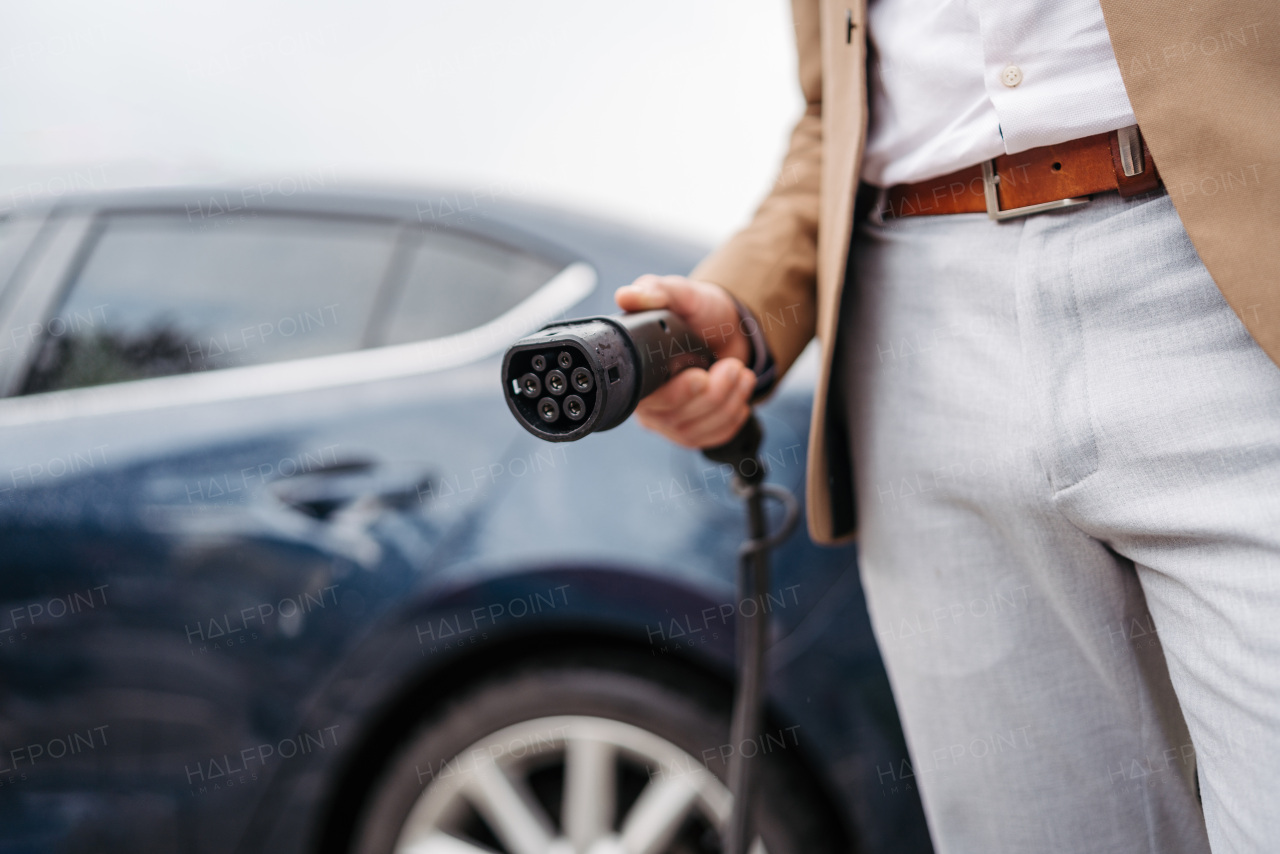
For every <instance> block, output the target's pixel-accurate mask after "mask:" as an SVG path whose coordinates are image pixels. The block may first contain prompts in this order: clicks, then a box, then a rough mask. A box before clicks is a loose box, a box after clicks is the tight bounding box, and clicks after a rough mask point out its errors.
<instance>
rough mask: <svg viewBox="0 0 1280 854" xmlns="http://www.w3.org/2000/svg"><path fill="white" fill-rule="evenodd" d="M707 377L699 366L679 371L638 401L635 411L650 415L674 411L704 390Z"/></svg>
mask: <svg viewBox="0 0 1280 854" xmlns="http://www.w3.org/2000/svg"><path fill="white" fill-rule="evenodd" d="M712 367H715V366H714V365H713V366H712ZM709 379H710V377H709V375H708V373H707V372H706V371H704V370H702V369H701V368H689V369H688V370H685V371H681V372H680V373H678V374H676V375H675V376H674V377H672V378H671V379H670V380H668V381H667V382H666V383H665V384H664V385H663V386H662V387H661V388H659V389H658V390H657V391H655V392H654V393H653V394H651V395H649V396H648V397H646V398H645V399H644V400H642V401H640V405H639V406H638V407H636V412H638V413H642V414H644V415H650V416H657V415H666V414H667V413H670V412H675V411H676V410H678V409H680V408H681V407H683V406H687V405H688V404H689V401H691V400H693V399H694V398H696V397H698V396H699V395H700V394H702V393H703V392H704V391H706V388H707V383H708V381H709Z"/></svg>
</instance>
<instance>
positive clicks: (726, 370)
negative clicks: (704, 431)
mask: <svg viewBox="0 0 1280 854" xmlns="http://www.w3.org/2000/svg"><path fill="white" fill-rule="evenodd" d="M744 371H746V372H747V373H750V372H749V371H747V369H746V368H745V367H743V365H742V363H741V362H739V361H738V360H737V359H723V360H721V361H719V362H716V363H715V364H714V365H712V366H711V369H710V370H709V371H707V385H706V388H705V389H704V390H703V391H702V393H701V394H698V395H695V396H694V397H691V398H690V399H689V401H688V402H687V403H686V404H685V405H684V406H682V407H680V408H679V410H677V411H673V412H672V415H673V416H675V419H676V421H677V426H683V425H684V424H686V423H688V422H691V421H695V420H697V419H699V418H705V417H707V416H709V415H711V414H713V413H714V412H716V411H717V410H719V409H720V408H722V407H724V406H726V405H727V404H729V403H730V402H732V397H733V393H734V390H735V387H736V386H737V385H738V384H739V383H740V382H741V381H742V374H743V372H744ZM753 376H754V375H753ZM752 385H754V381H753V383H752Z"/></svg>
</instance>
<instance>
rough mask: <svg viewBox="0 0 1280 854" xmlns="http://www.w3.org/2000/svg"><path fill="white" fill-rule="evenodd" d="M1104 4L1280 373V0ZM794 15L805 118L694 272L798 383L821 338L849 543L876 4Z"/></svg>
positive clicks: (1166, 144)
mask: <svg viewBox="0 0 1280 854" xmlns="http://www.w3.org/2000/svg"><path fill="white" fill-rule="evenodd" d="M1101 2H1102V10H1103V14H1104V15H1105V17H1106V21H1107V29H1108V31H1109V32H1110V34H1111V43H1112V47H1113V48H1114V49H1115V54H1116V59H1117V61H1118V62H1119V65H1120V72H1121V75H1122V76H1123V78H1124V84H1125V88H1126V90H1127V91H1128V93H1129V100H1130V102H1131V103H1132V104H1133V110H1134V113H1135V115H1136V116H1137V118H1138V123H1139V125H1140V126H1141V128H1142V133H1143V136H1144V137H1145V139H1146V141H1147V144H1148V146H1149V147H1150V150H1151V154H1152V157H1153V158H1154V159H1155V162H1156V164H1157V166H1158V167H1159V169H1160V174H1161V176H1162V177H1163V179H1164V182H1165V186H1166V188H1167V189H1168V191H1169V194H1170V196H1171V197H1172V199H1173V202H1174V205H1175V206H1176V208H1177V211H1178V214H1179V215H1180V216H1181V218H1182V222H1183V224H1184V226H1185V227H1186V229H1187V233H1188V234H1189V235H1190V236H1191V240H1192V242H1193V243H1194V244H1195V247H1196V250H1197V251H1198V252H1199V253H1200V258H1201V260H1202V261H1203V262H1204V264H1205V266H1206V267H1207V268H1208V270H1209V273H1210V274H1211V275H1212V276H1213V279H1214V281H1215V282H1216V283H1217V284H1218V287H1219V288H1220V289H1221V290H1222V293H1223V295H1224V296H1225V297H1226V299H1227V302H1228V303H1230V305H1231V307H1232V308H1233V309H1235V312H1236V314H1237V315H1238V316H1239V317H1240V319H1241V321H1243V322H1244V324H1245V326H1246V327H1247V328H1248V330H1249V332H1250V333H1251V334H1252V335H1253V337H1254V339H1255V340H1256V341H1257V342H1258V344H1260V345H1261V346H1262V348H1263V349H1264V350H1266V352H1267V353H1268V354H1269V355H1270V356H1271V358H1272V360H1273V361H1275V362H1276V363H1277V364H1280V0H1205V2H1202V3H1196V4H1188V3H1186V2H1184V0H1101ZM792 7H793V14H794V17H795V31H796V46H797V52H798V55H799V73H800V88H801V90H802V91H803V93H804V99H805V109H804V114H803V115H802V116H801V117H800V120H799V121H798V122H797V123H796V126H795V129H794V130H793V131H792V133H791V144H790V149H789V150H788V151H787V155H786V158H785V159H784V161H783V164H782V168H781V170H780V171H779V174H778V179H777V181H776V182H775V184H774V187H773V190H772V191H771V192H770V193H769V194H768V196H766V197H765V199H764V201H763V202H762V203H761V204H760V207H759V209H758V210H757V211H756V213H755V216H754V218H753V219H752V220H751V222H750V224H748V225H747V226H746V228H744V229H743V230H742V231H740V232H739V233H738V234H736V235H735V236H733V237H732V238H730V239H729V241H728V242H726V243H725V244H724V245H723V246H721V247H720V248H719V249H717V250H716V251H715V252H714V253H712V255H711V256H710V257H708V258H707V259H706V260H704V261H703V262H702V263H701V264H700V265H699V266H698V268H697V269H696V270H695V271H694V272H693V274H692V275H693V276H694V277H695V278H699V279H705V280H707V281H710V282H715V283H717V284H720V285H722V286H724V287H725V288H727V289H728V290H729V291H731V292H732V293H733V294H734V295H735V296H737V297H738V298H739V299H740V300H742V302H743V303H744V304H746V305H747V306H748V307H749V308H750V309H751V310H752V311H754V312H755V314H756V317H757V318H759V319H760V321H761V326H762V328H763V329H764V334H765V338H766V340H767V341H768V342H769V346H770V348H771V349H772V350H773V354H774V357H775V358H776V359H777V361H778V365H779V368H780V370H782V371H785V370H786V369H787V368H788V367H790V365H791V364H792V362H794V361H795V359H796V357H797V356H798V355H799V354H800V351H801V350H803V349H804V347H805V345H806V344H807V343H808V341H809V340H810V339H811V338H813V337H814V336H815V335H816V336H817V338H818V340H819V342H820V345H821V367H820V370H819V375H818V387H817V394H816V395H815V397H814V401H813V416H812V420H811V423H810V433H809V458H808V478H807V488H806V496H807V504H808V519H809V531H810V533H811V534H812V536H813V538H814V539H815V540H817V541H818V542H821V543H831V544H833V543H837V542H843V541H846V540H850V539H852V538H854V537H855V536H856V514H855V512H854V505H853V494H852V488H851V486H850V484H851V483H852V477H851V472H850V471H849V470H848V462H847V459H846V458H847V454H845V453H844V452H843V449H842V448H838V447H835V444H836V443H835V442H832V441H830V439H829V436H830V435H836V436H839V435H840V434H839V433H838V432H833V431H836V430H837V429H838V427H837V425H836V422H835V421H834V420H833V419H832V420H829V412H828V406H827V401H828V386H829V383H830V377H831V362H832V351H833V349H834V347H833V344H834V341H835V333H836V321H837V317H838V315H839V305H840V294H841V290H842V289H843V286H844V282H843V279H844V271H845V264H846V261H847V259H848V249H849V236H850V231H851V229H852V225H853V203H854V195H855V193H856V190H857V176H858V173H859V171H860V163H861V159H862V150H863V142H864V140H865V137H866V130H867V92H866V64H867V44H866V38H865V36H866V2H865V0H793V2H792ZM921 49H922V50H923V49H927V46H925V45H922V46H921ZM992 227H993V228H996V227H999V226H997V225H995V224H994V223H993V225H992ZM1119 274H1120V271H1117V275H1119ZM837 441H840V440H837Z"/></svg>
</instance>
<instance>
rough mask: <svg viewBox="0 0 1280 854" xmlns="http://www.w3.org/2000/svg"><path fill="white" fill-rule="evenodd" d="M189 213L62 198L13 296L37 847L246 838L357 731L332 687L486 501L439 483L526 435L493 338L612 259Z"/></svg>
mask: <svg viewBox="0 0 1280 854" xmlns="http://www.w3.org/2000/svg"><path fill="white" fill-rule="evenodd" d="M189 210H190V208H189V207H187V208H186V209H185V210H184V209H183V208H176V209H174V208H159V209H120V210H109V211H97V212H78V213H71V214H68V215H66V216H65V217H62V221H61V222H60V224H59V226H58V230H57V232H56V233H55V234H54V235H53V236H52V237H51V238H50V239H49V241H47V242H48V244H49V245H48V246H47V247H46V250H45V251H44V252H43V253H42V254H41V255H40V256H39V258H37V259H35V260H34V261H33V262H32V264H31V266H30V269H29V271H28V275H27V277H26V279H25V280H24V281H23V282H20V283H18V284H17V285H15V287H16V288H18V296H17V297H16V298H15V299H14V301H13V305H12V307H11V308H12V311H11V312H10V315H9V317H10V321H6V322H14V323H17V322H23V323H25V324H26V326H27V327H28V328H29V329H31V330H32V334H31V335H30V336H29V340H25V339H24V341H25V344H26V346H25V347H24V348H21V349H16V350H15V351H14V352H13V353H11V354H10V356H9V359H8V360H7V361H6V362H4V363H3V364H0V382H5V381H7V382H8V388H7V390H8V392H9V397H8V398H7V399H5V400H3V401H0V548H2V549H3V554H4V555H5V557H4V562H3V569H2V570H0V756H2V757H3V759H0V785H3V786H4V787H5V789H6V790H7V791H6V792H5V793H4V795H3V796H0V822H2V823H4V825H5V826H6V828H7V829H16V831H15V832H16V833H18V834H19V838H21V839H23V840H25V841H27V842H29V843H30V844H32V845H36V846H37V847H40V848H45V849H51V850H52V849H62V850H84V849H88V848H93V849H94V850H104V849H110V848H113V847H115V846H119V847H121V848H125V847H130V848H134V849H137V848H139V847H144V848H145V849H146V850H153V851H163V850H210V851H213V850H227V849H229V848H230V847H232V846H233V844H234V843H235V840H236V839H237V837H238V834H239V832H240V830H241V828H242V823H243V821H244V819H245V818H246V817H247V816H248V815H249V814H250V812H251V807H252V805H253V803H254V802H255V801H256V800H257V798H258V797H260V795H261V793H262V792H263V790H264V789H265V785H266V783H267V782H268V781H269V780H270V779H271V778H272V777H273V776H275V775H276V774H277V773H278V772H279V771H280V769H281V768H282V767H284V766H285V765H286V764H289V763H302V762H305V761H306V756H307V755H308V754H310V753H314V752H315V751H323V750H329V749H332V748H334V747H336V746H337V745H338V742H339V740H340V739H342V738H343V737H344V734H343V733H342V732H340V731H338V728H337V727H336V726H331V727H328V728H326V727H325V726H324V725H323V723H322V724H321V725H319V726H311V727H309V728H308V729H307V730H306V731H301V730H300V729H299V721H300V720H301V719H302V718H303V710H304V709H305V708H306V706H307V701H308V698H309V696H310V695H311V694H312V693H314V692H315V691H317V690H318V689H319V687H320V684H319V683H320V682H321V681H322V679H323V675H324V673H325V671H326V667H327V666H328V665H329V663H330V662H332V661H333V660H335V659H337V658H338V657H339V656H340V655H341V651H342V649H343V648H344V647H345V646H346V645H347V644H349V643H350V642H351V638H352V636H353V635H354V634H357V633H358V632H359V631H360V629H361V627H362V626H364V625H367V624H368V623H369V622H370V621H372V620H374V619H376V617H377V615H378V614H379V613H380V612H382V611H384V610H385V609H387V608H390V607H393V606H394V601H395V598H396V595H397V594H398V593H400V592H403V591H404V590H406V589H407V588H409V587H410V586H412V584H413V583H414V581H415V576H416V574H417V573H420V572H421V571H422V568H423V567H424V566H425V564H426V559H427V557H428V556H429V554H430V553H431V550H432V549H433V548H434V546H435V545H436V544H437V543H439V542H440V539H441V537H442V536H443V535H444V533H445V532H446V531H447V530H448V529H449V527H450V525H452V524H454V523H455V522H456V520H457V519H459V518H461V517H462V516H463V515H465V513H466V510H467V507H468V506H469V502H472V501H474V500H476V496H477V495H478V494H479V493H480V490H478V489H473V490H471V491H470V493H471V494H469V495H468V494H461V493H462V490H461V489H460V493H459V494H458V495H457V496H453V500H449V501H435V500H427V499H428V498H430V499H434V498H436V497H440V496H442V495H443V494H444V483H443V480H442V479H441V473H442V472H449V471H457V470H459V469H460V468H461V470H466V468H465V467H466V466H469V465H470V466H473V467H474V466H482V465H484V464H486V463H488V462H489V461H491V460H492V459H494V458H495V455H496V454H497V453H498V451H497V450H495V449H497V448H500V447H501V446H502V445H504V444H505V443H507V442H509V441H510V439H511V436H512V433H513V429H514V427H513V425H512V424H511V423H510V422H509V420H507V419H504V418H497V417H494V414H495V412H496V411H497V410H496V409H495V408H494V401H495V399H496V401H497V405H498V406H501V398H500V396H497V395H494V394H483V393H481V390H482V389H486V390H487V388H488V383H491V382H492V379H491V378H489V377H487V376H486V375H484V374H483V372H481V371H479V370H477V369H476V368H475V363H476V361H477V359H478V358H480V357H482V356H483V355H486V354H490V353H491V352H492V351H493V350H494V349H495V348H499V347H500V346H501V344H502V343H503V342H504V341H505V340H507V339H508V338H510V337H512V336H514V335H515V334H518V333H519V332H520V331H522V330H521V329H520V328H516V327H520V326H522V325H527V326H530V327H532V326H536V325H537V324H538V323H540V322H541V321H542V320H544V319H545V318H546V316H547V312H549V311H550V312H555V311H561V310H563V309H565V308H567V307H568V306H569V305H571V304H572V303H573V302H576V301H577V300H578V299H580V298H581V296H582V295H583V294H584V293H585V292H586V291H587V290H589V289H590V287H591V283H592V281H593V277H592V275H591V273H590V271H589V270H588V269H586V268H585V267H583V266H582V265H571V264H568V263H567V261H566V260H564V259H548V258H544V257H539V256H537V255H535V254H531V253H529V252H526V251H522V250H516V249H513V248H511V247H506V246H503V245H501V244H496V243H494V242H493V241H487V240H484V239H481V238H478V237H476V236H474V235H465V234H460V233H452V232H445V231H441V230H436V231H431V230H426V229H422V228H421V227H419V226H418V225H417V224H416V223H405V222H401V221H398V220H396V219H394V218H389V217H387V218H379V217H356V216H346V215H342V214H340V213H334V212H330V211H324V210H318V211H317V210H313V211H300V210H293V211H259V212H251V214H252V215H242V216H241V217H239V218H237V219H234V220H232V219H227V220H224V221H210V220H209V219H207V218H204V217H198V218H193V217H192V216H191V215H190V213H189ZM59 241H60V242H59ZM548 293H550V294H551V298H550V299H549V300H548V299H547V298H546V295H547V294H548ZM538 295H541V302H540V303H539V300H538V299H537V298H535V297H537V296H538ZM531 302H533V303H538V306H537V307H536V310H532V311H531V310H530V303H531ZM24 312H25V315H24V314H23V313H24ZM18 318H22V319H21V320H19V319H18ZM32 318H34V320H33V319H32ZM37 327H38V328H37ZM126 815H127V816H129V817H130V819H129V820H128V821H121V816H126Z"/></svg>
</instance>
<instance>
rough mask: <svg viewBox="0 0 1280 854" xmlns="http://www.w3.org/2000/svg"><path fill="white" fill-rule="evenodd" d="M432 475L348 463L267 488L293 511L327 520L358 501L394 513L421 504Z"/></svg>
mask: <svg viewBox="0 0 1280 854" xmlns="http://www.w3.org/2000/svg"><path fill="white" fill-rule="evenodd" d="M433 476H434V475H433V474H432V473H430V472H426V471H423V470H421V469H417V468H413V469H406V468H404V467H402V466H398V465H389V464H379V463H375V462H373V461H370V460H350V461H345V462H340V463H337V464H334V465H331V466H326V467H324V468H321V469H315V470H313V471H310V472H306V473H305V474H299V475H294V476H293V477H289V478H282V479H280V480H277V481H275V482H273V483H272V484H271V485H270V487H269V488H270V490H271V493H272V494H273V495H274V496H275V497H276V498H277V499H278V500H280V501H281V502H282V503H284V504H286V505H288V506H289V507H292V508H293V509H294V510H297V511H298V512H300V513H303V514H305V515H307V516H311V517H312V518H314V519H321V520H327V519H329V518H330V517H331V516H332V515H333V514H334V513H336V512H337V511H339V510H341V509H343V508H344V507H347V506H350V505H352V504H355V503H357V502H363V503H366V504H367V503H377V504H379V505H381V506H382V507H385V508H388V509H394V510H404V509H407V508H409V507H412V506H413V505H414V504H416V503H421V495H422V491H423V490H425V489H427V488H428V487H429V486H430V484H431V482H432V478H433Z"/></svg>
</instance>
